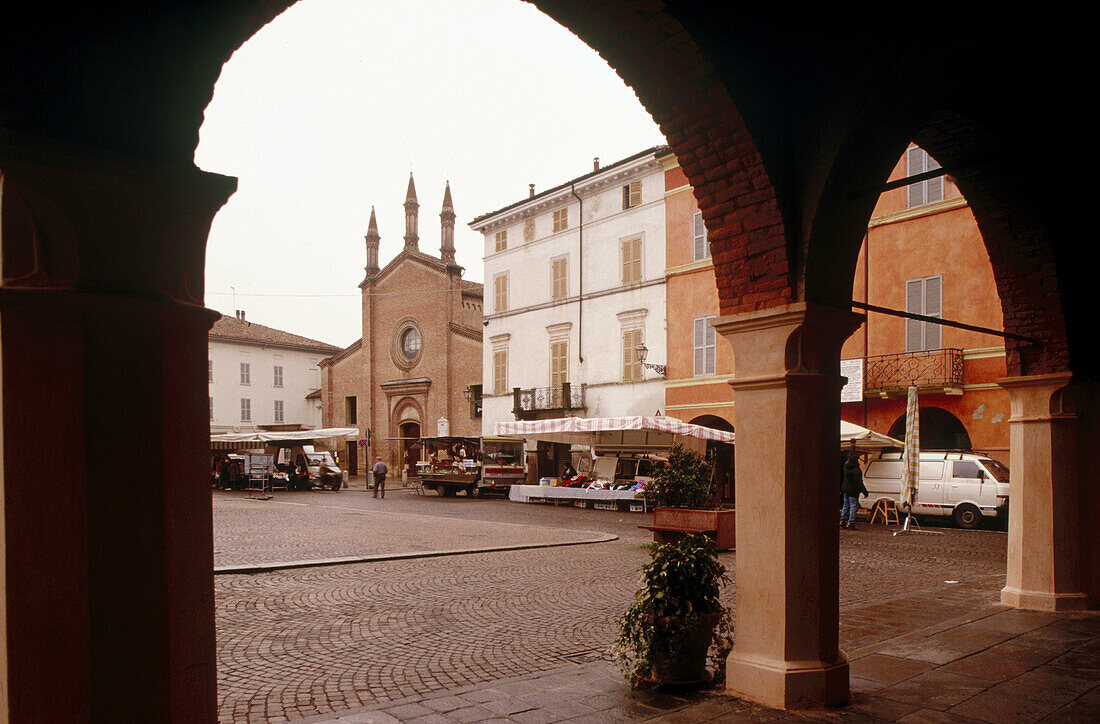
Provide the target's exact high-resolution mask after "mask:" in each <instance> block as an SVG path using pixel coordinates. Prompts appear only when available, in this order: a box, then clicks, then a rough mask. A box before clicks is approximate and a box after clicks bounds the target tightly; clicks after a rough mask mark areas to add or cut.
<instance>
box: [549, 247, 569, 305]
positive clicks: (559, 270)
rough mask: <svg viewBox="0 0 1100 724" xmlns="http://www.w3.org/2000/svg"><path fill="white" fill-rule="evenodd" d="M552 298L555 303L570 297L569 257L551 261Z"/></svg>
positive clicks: (560, 257)
mask: <svg viewBox="0 0 1100 724" xmlns="http://www.w3.org/2000/svg"><path fill="white" fill-rule="evenodd" d="M550 289H551V292H550V296H551V298H552V299H554V300H555V301H557V300H559V299H565V298H566V297H567V296H569V257H565V256H559V257H558V258H557V259H553V260H551V261H550Z"/></svg>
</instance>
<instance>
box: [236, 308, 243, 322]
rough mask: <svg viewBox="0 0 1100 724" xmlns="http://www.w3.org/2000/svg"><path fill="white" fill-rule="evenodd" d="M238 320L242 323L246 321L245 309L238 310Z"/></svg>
mask: <svg viewBox="0 0 1100 724" xmlns="http://www.w3.org/2000/svg"><path fill="white" fill-rule="evenodd" d="M237 319H239V320H241V321H242V322H243V321H244V310H243V309H238V310H237Z"/></svg>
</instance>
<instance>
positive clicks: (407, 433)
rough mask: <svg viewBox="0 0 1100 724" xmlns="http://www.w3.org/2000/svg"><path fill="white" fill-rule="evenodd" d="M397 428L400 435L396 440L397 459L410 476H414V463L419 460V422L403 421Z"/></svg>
mask: <svg viewBox="0 0 1100 724" xmlns="http://www.w3.org/2000/svg"><path fill="white" fill-rule="evenodd" d="M397 429H398V431H399V433H398V434H399V435H400V436H401V439H400V440H398V441H397V442H398V445H397V459H398V460H400V461H401V464H402V465H404V466H405V470H406V471H408V476H409V477H410V478H413V477H416V464H417V463H418V462H420V423H419V422H403V423H401V425H400V426H398V428H397Z"/></svg>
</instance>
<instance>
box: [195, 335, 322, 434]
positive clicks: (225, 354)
mask: <svg viewBox="0 0 1100 724" xmlns="http://www.w3.org/2000/svg"><path fill="white" fill-rule="evenodd" d="M324 358H325V355H324V354H323V353H320V352H310V351H304V350H295V349H286V348H282V347H274V346H269V345H255V344H245V343H240V342H223V341H220V340H213V339H211V340H210V341H209V344H208V359H209V361H210V362H211V363H213V364H212V374H211V376H210V381H209V383H208V387H209V390H210V397H212V398H213V399H214V409H213V415H212V417H211V418H210V429H211V431H212V432H230V431H247V430H255V429H256V427H257V425H272V424H298V425H301V426H302V427H304V428H311V427H319V426H320V425H321V406H320V401H319V400H307V399H306V395H308V394H309V393H310V392H313V391H315V390H317V389H320V387H321V371H320V369H319V368H318V366H317V365H318V363H319V362H320V361H321V360H322V359H324ZM242 362H244V363H248V365H249V370H250V374H249V377H250V382H249V383H248V384H242V383H241V363H242ZM276 366H281V367H282V368H283V383H282V386H281V387H276V386H275V377H274V370H275V367H276ZM242 398H248V399H250V400H251V403H252V419H251V420H247V421H246V420H241V399H242ZM275 400H282V402H283V419H282V421H281V422H278V421H276V420H275Z"/></svg>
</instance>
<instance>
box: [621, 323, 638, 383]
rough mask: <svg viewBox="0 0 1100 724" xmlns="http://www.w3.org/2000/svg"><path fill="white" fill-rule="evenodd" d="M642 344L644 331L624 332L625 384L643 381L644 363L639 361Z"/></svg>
mask: <svg viewBox="0 0 1100 724" xmlns="http://www.w3.org/2000/svg"><path fill="white" fill-rule="evenodd" d="M641 344H642V330H640V329H628V330H626V331H624V332H623V382H639V381H641V379H642V363H641V362H639V361H638V352H637V350H638V347H639V346H640V345H641Z"/></svg>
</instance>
